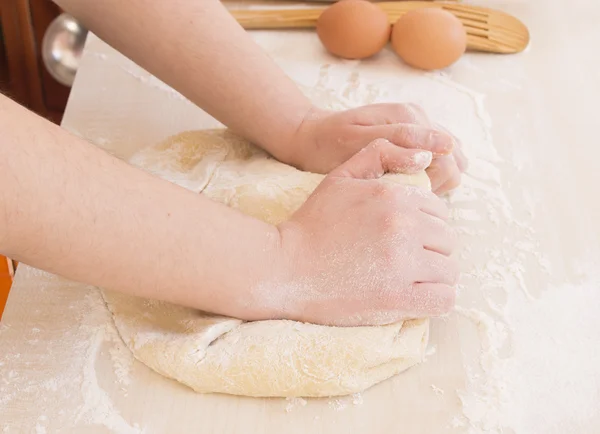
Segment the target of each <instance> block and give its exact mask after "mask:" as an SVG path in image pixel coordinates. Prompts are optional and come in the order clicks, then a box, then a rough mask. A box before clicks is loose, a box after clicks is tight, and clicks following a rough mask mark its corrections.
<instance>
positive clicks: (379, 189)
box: [371, 182, 391, 198]
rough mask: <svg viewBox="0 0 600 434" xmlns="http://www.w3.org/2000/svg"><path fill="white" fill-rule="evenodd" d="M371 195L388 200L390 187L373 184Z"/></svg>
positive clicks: (384, 184) (381, 183)
mask: <svg viewBox="0 0 600 434" xmlns="http://www.w3.org/2000/svg"><path fill="white" fill-rule="evenodd" d="M371 190H372V191H371V194H372V195H373V196H375V197H378V198H388V197H390V195H391V189H390V186H389V185H388V184H386V183H383V182H373V185H372V187H371Z"/></svg>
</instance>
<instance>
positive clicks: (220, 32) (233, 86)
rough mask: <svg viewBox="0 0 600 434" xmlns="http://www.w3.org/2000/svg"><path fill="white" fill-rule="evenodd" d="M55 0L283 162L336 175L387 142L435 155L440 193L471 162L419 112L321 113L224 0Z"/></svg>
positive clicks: (389, 107) (384, 108) (391, 107)
mask: <svg viewBox="0 0 600 434" xmlns="http://www.w3.org/2000/svg"><path fill="white" fill-rule="evenodd" d="M55 1H56V3H58V4H59V6H61V7H62V8H63V9H65V10H67V11H69V12H71V13H72V14H73V15H74V16H76V17H77V18H78V19H80V20H81V21H82V22H83V23H84V24H85V25H86V26H87V27H88V28H89V29H90V30H92V31H93V32H94V33H95V34H96V35H98V36H99V37H101V38H102V39H103V40H105V41H106V42H107V43H108V44H110V45H112V46H113V47H114V48H116V49H117V50H119V51H120V52H121V53H123V54H125V55H126V56H127V57H129V58H130V59H132V60H133V61H134V62H136V63H138V64H139V65H140V66H142V67H143V68H145V69H146V70H148V71H149V72H151V73H152V74H154V75H155V76H157V77H158V78H160V79H161V80H163V81H164V82H166V83H169V84H170V85H171V86H172V87H173V88H175V89H177V90H178V91H179V92H181V93H182V94H183V95H185V96H186V97H187V98H189V99H190V100H191V101H192V102H194V103H195V104H197V105H198V106H200V107H202V108H203V109H204V110H205V111H207V112H208V113H210V114H211V115H212V116H214V117H215V118H216V119H218V120H220V121H221V122H223V123H224V124H225V125H227V126H229V127H230V128H232V129H233V130H236V131H237V132H238V133H239V134H241V135H242V136H244V137H246V138H247V139H249V140H251V141H252V142H254V143H256V144H258V145H260V146H262V147H263V148H264V149H265V150H267V151H268V152H270V153H271V154H272V155H273V156H275V157H276V158H278V159H279V160H281V161H284V162H286V163H289V164H293V165H295V166H297V167H300V168H302V169H304V170H309V171H314V172H320V173H328V172H329V171H330V170H333V169H334V168H335V167H337V166H338V165H339V164H341V163H342V162H344V161H346V160H347V159H348V158H350V157H351V156H352V155H354V153H356V152H357V151H358V150H360V149H361V148H363V147H365V146H366V145H367V144H369V143H370V142H371V141H373V140H375V139H377V138H386V139H388V140H390V141H391V142H392V143H394V144H396V145H398V146H402V147H408V148H415V147H419V148H423V149H427V150H429V151H432V152H433V153H434V157H435V158H434V161H433V163H432V165H431V168H429V169H428V171H429V173H430V176H431V178H432V185H433V187H434V191H435V192H436V193H438V194H442V193H444V192H446V191H448V190H450V189H452V188H454V187H456V186H458V185H459V184H460V173H461V172H462V171H464V169H465V167H466V159H465V157H464V155H463V154H462V152H461V151H460V146H458V143H457V140H456V139H455V138H454V137H453V136H452V135H451V134H448V133H447V132H445V131H440V129H439V128H437V127H436V126H434V125H433V124H432V122H430V120H429V119H428V118H427V116H426V115H425V114H424V113H423V111H422V110H421V109H420V108H419V107H417V106H415V105H413V104H377V105H372V106H366V107H360V108H358V109H354V110H350V111H346V112H328V111H323V110H320V109H318V108H316V107H314V106H313V105H312V104H311V102H310V101H309V100H308V99H307V97H306V96H305V95H304V94H303V93H302V92H301V91H300V89H299V88H298V87H297V86H296V85H295V83H294V82H293V81H292V80H291V79H290V78H289V77H288V76H287V75H286V74H285V73H284V72H283V71H282V70H281V69H280V68H279V67H277V65H276V64H275V63H274V62H273V61H272V60H271V59H270V58H269V57H268V56H267V54H266V53H265V52H264V51H262V50H261V48H260V47H259V46H258V45H256V44H255V43H254V42H253V40H252V39H251V38H250V36H249V35H248V34H247V32H246V31H245V30H244V29H243V28H242V27H241V26H240V25H239V24H238V23H237V22H236V21H235V20H234V19H233V18H232V17H231V15H230V14H229V12H228V11H227V10H226V9H225V7H224V6H223V5H222V4H221V2H220V1H218V0H202V1H187V0H173V1H168V2H167V1H161V0H129V1H127V2H124V1H121V0H99V1H84V0H55ZM231 107H235V110H232V109H231ZM417 125H418V127H417ZM340 139H341V140H340Z"/></svg>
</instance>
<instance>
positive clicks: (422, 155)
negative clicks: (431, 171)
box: [412, 151, 433, 169]
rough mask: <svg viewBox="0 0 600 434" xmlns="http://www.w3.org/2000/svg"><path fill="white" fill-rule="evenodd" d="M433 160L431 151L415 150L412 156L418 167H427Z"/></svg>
mask: <svg viewBox="0 0 600 434" xmlns="http://www.w3.org/2000/svg"><path fill="white" fill-rule="evenodd" d="M432 160H433V154H432V153H431V152H429V151H419V152H415V153H414V154H413V156H412V161H413V163H414V164H415V166H417V167H422V168H423V169H427V168H428V167H429V165H430V164H431V161H432Z"/></svg>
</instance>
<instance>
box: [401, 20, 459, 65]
mask: <svg viewBox="0 0 600 434" xmlns="http://www.w3.org/2000/svg"><path fill="white" fill-rule="evenodd" d="M392 46H393V47H394V51H396V53H397V54H398V55H399V56H400V57H401V58H402V60H404V61H405V62H406V63H408V64H409V65H411V66H414V67H416V68H420V69H424V70H435V69H442V68H446V67H448V66H450V65H452V64H453V63H454V62H456V61H457V60H458V59H459V58H460V57H461V56H462V55H463V53H464V52H465V50H466V49H467V32H466V30H465V28H464V26H463V25H462V23H461V22H460V20H459V19H458V18H456V17H455V16H454V15H453V14H451V13H450V12H447V11H445V10H443V9H438V8H423V9H417V10H414V11H410V12H407V13H406V14H404V15H403V16H401V17H400V18H399V19H398V21H396V23H395V24H394V27H393V29H392Z"/></svg>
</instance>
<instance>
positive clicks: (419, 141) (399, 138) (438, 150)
mask: <svg viewBox="0 0 600 434" xmlns="http://www.w3.org/2000/svg"><path fill="white" fill-rule="evenodd" d="M361 134H363V141H365V142H367V141H372V140H375V139H378V138H384V139H387V140H388V141H390V142H392V143H393V144H394V145H397V146H400V147H403V148H410V149H425V150H427V151H430V152H433V153H434V154H436V155H448V154H450V153H451V152H452V149H453V147H454V138H453V137H452V136H451V135H449V134H448V133H445V132H443V131H438V130H435V129H433V128H431V127H428V126H424V125H418V124H410V123H398V124H391V125H374V126H365V127H364V128H362V131H361Z"/></svg>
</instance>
